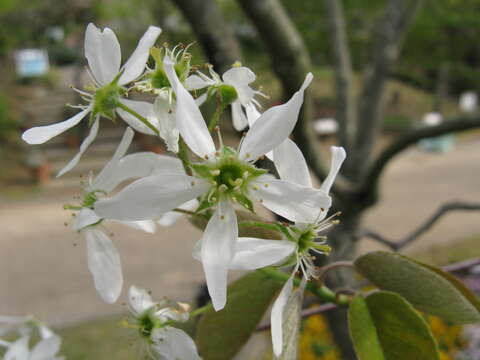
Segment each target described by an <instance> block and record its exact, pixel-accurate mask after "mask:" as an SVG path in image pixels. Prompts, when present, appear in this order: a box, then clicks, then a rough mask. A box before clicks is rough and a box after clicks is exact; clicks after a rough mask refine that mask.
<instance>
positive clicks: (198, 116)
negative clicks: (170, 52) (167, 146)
mask: <svg viewBox="0 0 480 360" xmlns="http://www.w3.org/2000/svg"><path fill="white" fill-rule="evenodd" d="M164 68H165V73H166V74H167V77H168V80H169V81H170V84H171V85H172V89H173V91H174V92H175V95H176V96H177V105H176V119H177V127H178V130H179V131H180V134H181V135H182V138H183V140H185V142H186V143H187V145H188V147H189V148H190V149H191V150H192V151H193V152H194V153H195V154H197V155H198V156H200V157H201V158H205V157H206V156H211V157H212V158H213V153H214V152H215V144H214V143H213V139H212V136H211V135H210V133H209V132H208V128H207V124H206V123H205V120H204V119H203V116H202V113H201V112H200V109H199V108H198V105H197V104H196V103H195V100H194V99H193V97H192V95H190V94H189V92H188V91H187V90H186V89H185V88H184V87H183V85H182V84H181V83H180V80H179V79H178V76H177V73H176V72H175V69H174V63H173V61H172V60H171V59H170V58H169V57H168V56H166V57H165V58H164Z"/></svg>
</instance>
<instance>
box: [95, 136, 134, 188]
mask: <svg viewBox="0 0 480 360" xmlns="http://www.w3.org/2000/svg"><path fill="white" fill-rule="evenodd" d="M134 134H135V133H134V131H133V130H132V129H131V128H129V127H127V128H126V129H125V132H124V133H123V136H122V140H121V141H120V144H118V146H117V149H116V150H115V153H114V154H113V156H112V158H111V159H110V161H109V162H108V163H107V164H106V165H105V166H104V167H103V169H102V170H101V171H100V173H99V174H98V175H97V176H96V177H95V179H94V180H93V181H92V182H91V183H90V185H89V187H88V188H89V190H87V191H92V190H103V191H107V192H109V191H111V190H113V187H114V186H116V184H115V185H114V186H113V187H111V188H110V187H109V188H106V187H101V186H102V185H104V184H106V183H111V182H112V181H111V179H113V178H114V177H115V172H116V170H117V169H118V164H119V162H120V160H121V159H122V157H123V156H124V155H125V154H126V153H127V150H128V148H129V146H130V144H131V143H132V139H133V136H134ZM109 180H110V181H109Z"/></svg>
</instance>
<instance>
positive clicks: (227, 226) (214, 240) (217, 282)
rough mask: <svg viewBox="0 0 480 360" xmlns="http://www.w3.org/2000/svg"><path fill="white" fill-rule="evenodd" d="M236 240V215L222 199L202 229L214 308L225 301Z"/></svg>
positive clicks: (206, 270) (217, 308)
mask: <svg viewBox="0 0 480 360" xmlns="http://www.w3.org/2000/svg"><path fill="white" fill-rule="evenodd" d="M237 239H238V226H237V215H236V214H235V210H234V209H233V207H232V205H231V204H230V203H229V202H228V201H226V200H223V201H221V202H220V203H219V204H218V208H217V210H215V213H214V214H213V216H212V217H211V219H210V221H209V222H208V224H207V227H206V228H205V232H204V233H203V237H202V249H201V256H202V264H203V271H204V272H205V278H206V282H207V287H208V292H209V294H210V297H211V298H212V304H213V308H214V309H215V310H216V311H218V310H221V309H223V308H224V307H225V304H226V302H227V275H228V267H229V265H230V263H231V261H232V259H233V256H234V255H235V247H236V243H237Z"/></svg>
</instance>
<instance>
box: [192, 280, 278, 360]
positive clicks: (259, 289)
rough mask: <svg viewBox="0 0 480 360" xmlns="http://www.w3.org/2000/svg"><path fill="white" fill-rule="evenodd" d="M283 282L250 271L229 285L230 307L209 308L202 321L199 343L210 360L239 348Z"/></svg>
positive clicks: (227, 356) (230, 354)
mask: <svg viewBox="0 0 480 360" xmlns="http://www.w3.org/2000/svg"><path fill="white" fill-rule="evenodd" d="M281 286H282V284H281V283H279V282H276V281H274V280H271V279H270V278H269V277H268V276H266V275H265V274H262V273H260V272H251V273H249V274H247V275H245V276H243V277H242V278H240V279H239V280H237V281H235V282H234V283H232V284H231V285H230V286H229V287H228V298H227V299H228V301H227V306H225V308H224V309H223V310H220V311H218V312H215V311H214V310H210V311H208V312H206V313H205V315H204V316H203V317H202V319H201V320H200V321H199V324H198V328H197V338H196V341H197V345H198V348H199V351H200V355H201V356H202V357H203V358H204V359H208V360H229V359H232V358H233V356H234V355H235V354H236V353H237V352H238V351H240V349H241V348H242V346H243V345H244V344H245V343H246V342H247V340H248V339H249V337H250V335H251V334H252V333H253V331H254V330H255V328H256V327H257V326H258V324H259V322H260V320H261V319H262V316H263V314H264V313H265V311H266V310H267V308H268V307H269V305H270V303H271V302H272V300H273V298H274V297H275V295H276V294H277V292H278V290H279V289H280V288H281Z"/></svg>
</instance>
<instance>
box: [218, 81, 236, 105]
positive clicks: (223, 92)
mask: <svg viewBox="0 0 480 360" xmlns="http://www.w3.org/2000/svg"><path fill="white" fill-rule="evenodd" d="M218 94H219V96H220V100H221V102H222V104H224V105H228V104H231V103H232V102H234V101H235V100H236V99H237V98H238V95H237V91H236V90H235V88H234V87H233V86H230V85H225V84H223V85H221V86H219V88H218Z"/></svg>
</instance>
